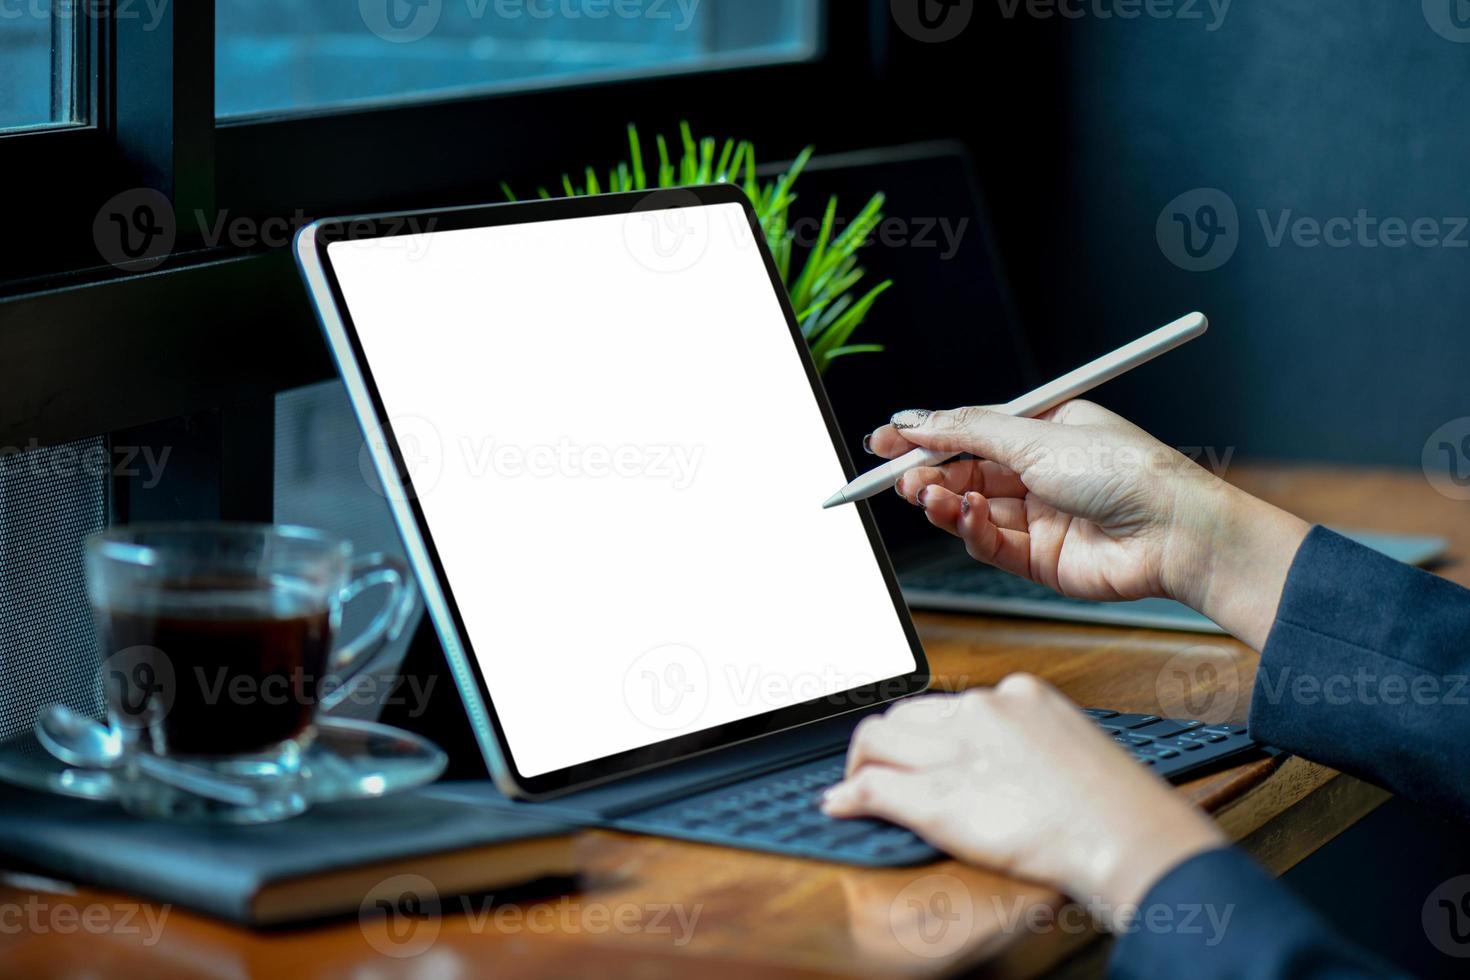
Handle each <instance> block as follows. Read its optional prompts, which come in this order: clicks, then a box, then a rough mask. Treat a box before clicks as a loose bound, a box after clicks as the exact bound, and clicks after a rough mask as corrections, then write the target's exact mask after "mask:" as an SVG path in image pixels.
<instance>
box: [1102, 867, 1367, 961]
mask: <svg viewBox="0 0 1470 980" xmlns="http://www.w3.org/2000/svg"><path fill="white" fill-rule="evenodd" d="M1319 971H1320V972H1319ZM1108 975H1109V976H1110V977H1118V978H1125V980H1134V978H1137V980H1145V978H1149V980H1152V978H1157V977H1194V978H1198V980H1209V978H1212V977H1222V978H1223V977H1241V976H1247V975H1248V976H1252V977H1261V978H1267V977H1281V978H1287V977H1293V978H1295V977H1301V976H1332V977H1344V978H1345V977H1380V976H1392V975H1393V974H1392V972H1391V971H1389V970H1388V969H1387V968H1386V967H1384V966H1383V965H1382V964H1379V963H1377V962H1375V961H1374V960H1373V959H1372V958H1371V957H1369V956H1368V955H1366V954H1364V953H1362V952H1360V951H1359V950H1357V949H1356V948H1355V947H1352V946H1351V945H1349V944H1347V943H1346V942H1344V941H1343V940H1342V939H1341V938H1340V937H1339V936H1337V934H1336V933H1334V932H1333V930H1332V929H1331V927H1330V926H1328V925H1327V923H1326V922H1324V921H1323V920H1322V919H1321V918H1320V917H1319V916H1318V915H1317V914H1316V913H1315V912H1313V911H1312V910H1311V909H1310V908H1308V907H1307V906H1306V905H1304V904H1303V903H1302V902H1301V901H1300V900H1299V899H1298V898H1297V897H1296V896H1295V895H1293V894H1292V893H1291V892H1290V891H1289V890H1288V889H1287V888H1286V886H1284V885H1282V884H1281V883H1280V882H1277V881H1274V880H1273V879H1271V878H1270V877H1268V876H1267V875H1266V874H1265V872H1263V871H1262V870H1261V869H1260V868H1259V867H1257V866H1256V864H1255V862H1253V861H1252V860H1251V859H1250V858H1248V857H1246V856H1245V855H1244V854H1243V853H1241V852H1240V851H1238V850H1237V849H1235V848H1233V847H1224V848H1220V849H1218V850H1213V851H1206V852H1204V853H1202V854H1197V855H1195V856H1194V857H1192V858H1190V859H1189V860H1187V861H1185V862H1184V863H1183V864H1180V865H1179V866H1178V867H1176V868H1174V869H1173V870H1172V871H1170V872H1169V873H1168V874H1166V875H1164V877H1163V878H1161V879H1159V881H1158V882H1157V883H1156V884H1155V885H1154V886H1153V887H1152V888H1151V889H1149V892H1148V894H1147V895H1146V896H1145V897H1144V899H1143V901H1142V902H1141V903H1140V904H1139V908H1138V915H1137V916H1135V917H1134V919H1133V921H1132V923H1131V925H1130V926H1129V928H1128V930H1127V931H1126V932H1125V933H1124V934H1123V935H1122V936H1120V937H1119V939H1118V942H1117V944H1116V945H1115V947H1114V949H1113V953H1112V956H1111V958H1110V960H1109V963H1108Z"/></svg>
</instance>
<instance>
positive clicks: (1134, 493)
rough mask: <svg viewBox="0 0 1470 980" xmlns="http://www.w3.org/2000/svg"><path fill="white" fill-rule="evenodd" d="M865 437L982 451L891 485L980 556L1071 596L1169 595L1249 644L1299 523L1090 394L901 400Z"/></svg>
mask: <svg viewBox="0 0 1470 980" xmlns="http://www.w3.org/2000/svg"><path fill="white" fill-rule="evenodd" d="M864 445H865V446H866V447H867V448H868V450H869V451H870V452H872V453H875V454H877V455H879V456H883V457H886V458H889V459H892V458H895V457H898V456H901V455H903V454H904V453H906V452H909V451H910V450H912V449H914V448H915V447H916V446H922V447H924V448H926V449H939V450H943V451H946V452H954V453H971V454H973V455H975V456H978V457H980V459H974V460H961V461H956V462H951V463H946V464H944V465H943V466H929V467H921V468H918V469H915V470H910V471H909V472H908V473H906V474H904V476H903V478H902V479H901V480H900V481H899V483H898V487H897V490H898V492H899V494H900V495H902V496H903V497H904V499H905V500H908V501H909V502H910V503H913V504H916V505H917V506H919V507H922V508H923V509H924V512H925V513H926V514H927V515H928V518H929V521H930V522H931V523H932V524H934V525H935V526H936V527H939V528H942V529H944V530H945V531H948V532H949V533H951V534H954V535H957V536H958V537H959V538H961V539H962V540H963V541H964V542H965V547H966V549H968V551H969V553H970V555H971V556H972V557H974V558H976V559H977V560H979V561H983V562H986V563H988V564H991V565H995V566H997V567H999V568H1003V569H1005V570H1006V571H1008V572H1012V573H1014V574H1016V575H1020V576H1023V577H1025V578H1029V579H1031V580H1032V581H1034V582H1039V583H1041V584H1042V585H1046V586H1048V587H1050V588H1052V589H1056V590H1057V591H1058V592H1061V593H1063V594H1064V595H1069V596H1073V597H1076V598H1081V599H1098V600H1104V601H1111V600H1122V599H1140V598H1145V597H1150V596H1164V597H1169V598H1173V599H1178V600H1180V601H1181V602H1184V603H1186V604H1188V605H1190V606H1192V607H1194V608H1195V609H1197V610H1199V611H1200V612H1202V613H1204V614H1205V615H1207V616H1209V617H1211V618H1212V619H1214V620H1215V621H1216V622H1217V623H1219V624H1220V625H1222V626H1223V627H1225V628H1226V629H1228V630H1230V631H1231V632H1232V633H1234V634H1235V635H1236V636H1238V637H1240V638H1241V639H1242V640H1244V641H1245V642H1247V643H1249V644H1251V645H1252V646H1254V647H1255V648H1256V649H1260V647H1261V645H1262V644H1264V643H1265V640H1266V635H1267V633H1268V632H1269V631H1270V626H1271V622H1272V621H1273V620H1274V619H1275V615H1276V606H1277V603H1278V601H1279V599H1280V596H1281V589H1282V586H1283V585H1284V584H1285V582H1286V573H1287V571H1288V570H1289V569H1290V566H1291V560H1292V558H1293V557H1295V555H1296V551H1297V548H1298V547H1299V546H1300V544H1301V542H1302V539H1303V538H1304V537H1305V536H1306V534H1307V531H1308V530H1309V527H1308V525H1307V524H1306V523H1305V522H1303V521H1301V520H1299V519H1297V518H1295V517H1292V516H1291V515H1290V514H1287V513H1285V512H1284V511H1281V510H1278V509H1277V508H1275V507H1272V506H1270V505H1268V504H1265V503H1263V502H1262V501H1259V500H1256V499H1255V498H1253V497H1251V496H1249V495H1248V494H1245V493H1243V492H1241V491H1239V490H1236V489H1235V488H1233V487H1231V486H1230V485H1229V484H1227V483H1225V482H1224V481H1223V480H1221V479H1219V478H1218V477H1216V476H1214V475H1213V474H1211V473H1210V472H1208V471H1207V470H1205V469H1203V468H1202V467H1199V466H1196V465H1195V464H1194V463H1192V462H1191V461H1190V460H1188V459H1187V458H1185V457H1184V456H1183V455H1182V454H1181V453H1179V452H1177V451H1175V450H1174V449H1171V448H1169V447H1168V446H1165V445H1164V444H1163V443H1161V442H1159V441H1158V440H1157V439H1155V438H1153V437H1152V436H1150V435H1149V434H1148V433H1146V432H1144V431H1143V430H1142V429H1140V428H1138V427H1137V426H1135V425H1132V424H1131V423H1129V422H1127V421H1126V420H1124V419H1122V418H1120V417H1119V416H1117V415H1114V414H1113V413H1112V412H1109V411H1107V410H1106V409H1104V408H1101V407H1099V406H1097V405H1094V404H1092V403H1091V402H1085V401H1072V402H1067V403H1066V404H1064V405H1062V406H1060V407H1058V408H1056V409H1054V410H1052V411H1051V412H1049V413H1047V414H1046V415H1045V416H1043V417H1041V418H1039V419H1018V418H1012V417H1010V416H1007V415H1002V414H1000V413H997V412H993V411H989V410H987V409H983V408H960V409H955V410H953V411H945V412H926V411H908V412H900V413H898V414H897V415H895V416H894V417H893V421H892V423H891V424H889V425H886V426H884V427H883V428H881V429H879V430H878V431H876V432H874V433H873V434H872V435H871V436H869V437H868V438H867V440H865V442H864Z"/></svg>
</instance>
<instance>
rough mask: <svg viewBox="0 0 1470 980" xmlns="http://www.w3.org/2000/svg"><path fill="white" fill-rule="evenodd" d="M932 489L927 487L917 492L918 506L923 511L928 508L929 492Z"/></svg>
mask: <svg viewBox="0 0 1470 980" xmlns="http://www.w3.org/2000/svg"><path fill="white" fill-rule="evenodd" d="M933 489H934V488H933V487H932V486H928V487H925V488H924V489H922V490H920V491H919V506H920V507H923V508H924V509H925V510H927V509H928V508H929V491H930V490H933Z"/></svg>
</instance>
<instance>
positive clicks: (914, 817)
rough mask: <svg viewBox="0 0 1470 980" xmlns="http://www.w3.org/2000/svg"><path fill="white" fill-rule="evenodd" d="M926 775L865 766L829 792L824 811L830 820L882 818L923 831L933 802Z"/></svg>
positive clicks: (930, 814) (824, 800)
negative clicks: (833, 818) (836, 818)
mask: <svg viewBox="0 0 1470 980" xmlns="http://www.w3.org/2000/svg"><path fill="white" fill-rule="evenodd" d="M928 786H929V777H928V775H927V774H925V773H917V772H903V771H901V770H898V769H890V768H888V767H886V766H864V767H863V770H862V771H861V772H859V773H857V774H856V775H854V776H852V777H851V778H850V779H844V780H843V781H842V782H840V783H838V784H837V785H836V786H833V787H832V788H831V789H829V790H827V793H826V795H825V796H824V797H823V798H822V811H823V812H824V813H826V814H827V815H828V816H829V817H879V818H881V819H884V820H890V821H892V822H893V823H896V824H900V825H902V826H905V827H908V828H909V829H910V830H916V831H922V828H923V827H924V826H926V825H927V824H929V823H930V822H931V820H932V818H933V815H934V813H933V811H934V805H935V804H934V801H933V800H932V798H931V797H932V794H931V793H929V792H927V790H928Z"/></svg>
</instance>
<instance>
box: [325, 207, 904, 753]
mask: <svg viewBox="0 0 1470 980" xmlns="http://www.w3.org/2000/svg"><path fill="white" fill-rule="evenodd" d="M526 207H528V208H535V207H537V205H529V206H526ZM528 213H538V214H539V213H541V212H528ZM556 213H561V212H556ZM328 255H329V259H330V264H331V267H332V269H333V271H334V272H335V276H336V279H337V284H338V287H339V289H340V294H341V298H342V301H343V302H344V303H345V306H346V308H347V311H348V312H349V313H350V320H351V325H352V327H353V329H354V330H355V334H356V340H357V346H358V350H359V354H358V356H359V358H360V362H361V364H360V366H361V367H363V368H364V369H365V372H366V373H367V375H368V377H369V378H370V381H371V383H372V384H373V385H375V387H376V391H377V395H378V398H379V400H380V401H381V406H382V414H383V416H384V417H385V418H386V420H387V425H388V428H389V429H390V430H391V432H392V435H393V436H394V437H395V439H396V440H397V443H398V446H399V449H400V452H401V454H402V457H403V468H404V470H405V471H406V472H407V473H408V474H409V475H410V476H411V479H412V487H411V491H412V493H413V494H414V496H415V499H416V507H417V509H418V512H419V513H420V514H421V522H422V525H423V527H424V528H425V529H426V531H427V534H426V537H427V538H428V539H429V542H430V547H431V549H432V550H433V551H434V552H436V554H437V560H438V563H439V565H440V566H441V567H442V576H441V580H442V582H443V584H444V585H445V587H446V589H447V590H448V591H450V592H452V600H453V603H454V605H455V606H456V607H457V610H458V615H459V617H460V619H461V620H462V622H463V627H464V637H465V639H466V641H467V643H466V645H467V647H468V648H469V652H470V654H471V655H472V656H473V658H474V660H475V662H476V663H477V665H478V668H479V671H480V674H481V677H482V678H483V682H484V687H485V689H486V691H487V693H488V694H489V697H490V701H491V702H492V704H493V706H494V711H495V713H496V715H497V716H498V720H499V726H500V729H501V731H502V732H503V736H504V743H505V746H506V747H507V748H508V750H509V753H510V755H511V756H512V758H513V763H514V767H515V769H516V771H517V772H518V773H519V774H520V775H521V776H524V777H528V778H534V777H537V776H541V775H544V774H548V773H553V772H557V771H561V770H567V769H569V768H571V767H576V766H579V765H582V764H586V763H589V762H592V761H594V760H599V759H605V758H607V757H610V756H614V755H618V754H620V753H626V752H630V751H634V750H638V749H640V748H644V747H647V746H651V745H655V744H658V743H662V742H666V741H668V740H671V739H677V738H679V737H681V736H687V735H690V734H691V733H696V732H707V731H711V730H714V729H718V728H720V727H721V726H727V725H730V724H732V723H735V722H738V721H740V720H742V719H750V718H755V717H758V716H762V715H767V714H769V713H771V712H778V711H781V710H782V709H787V708H791V707H792V706H795V705H799V704H803V703H806V702H812V701H814V700H816V699H823V698H829V697H831V696H833V695H839V694H841V692H844V691H849V690H852V689H854V688H860V687H863V686H864V685H871V684H874V683H879V682H883V681H886V680H890V679H893V678H896V677H901V676H903V675H907V674H910V673H912V672H914V671H915V670H916V666H917V658H916V655H915V649H914V647H913V645H912V644H911V641H910V638H909V634H908V632H906V631H907V630H908V629H909V628H910V627H909V625H908V623H907V619H906V612H905V611H904V610H903V608H902V604H901V602H900V601H898V600H897V598H896V593H895V591H894V589H893V587H892V585H891V582H890V581H889V579H888V578H887V577H886V575H885V567H884V564H883V561H882V559H881V557H880V555H879V554H877V553H875V548H874V543H873V541H872V540H871V539H870V537H869V534H868V531H867V529H866V528H865V526H864V523H863V519H862V515H861V513H860V512H859V510H858V508H855V507H843V508H838V509H834V510H830V511H824V510H823V509H822V507H821V504H822V501H823V500H825V499H826V498H827V497H828V496H829V495H830V494H831V493H832V492H833V491H834V490H836V489H837V488H838V487H840V486H842V485H843V484H844V483H845V482H846V481H847V479H848V474H847V472H845V470H844V466H843V463H842V460H841V458H840V456H839V454H838V452H837V450H836V448H835V446H834V443H833V435H832V431H831V429H830V428H829V425H828V422H827V419H826V418H825V417H824V412H823V409H822V405H821V402H820V398H819V397H818V395H817V394H816V393H815V392H814V389H813V386H812V381H811V378H810V376H809V374H808V367H807V364H806V362H805V361H804V360H803V358H802V356H801V354H800V347H799V345H800V343H801V341H800V339H799V337H798V336H796V335H795V334H794V333H793V331H792V329H791V327H790V325H789V324H788V320H787V317H786V313H785V311H784V309H783V306H782V301H781V298H780V296H779V294H778V293H777V292H776V289H775V288H774V286H773V283H772V280H771V277H770V272H769V269H768V266H767V264H766V258H765V253H764V252H763V250H762V249H761V248H760V247H759V246H758V245H757V244H756V242H755V240H754V238H753V236H752V234H751V228H750V225H749V222H748V219H747V213H746V211H745V210H744V209H743V208H742V206H741V205H739V204H735V203H727V204H707V205H705V206H702V207H697V208H692V209H678V210H660V211H650V212H645V213H638V212H636V211H635V212H634V213H632V214H603V215H596V216H588V217H571V218H558V219H556V220H535V221H528V222H524V223H520V222H517V223H499V224H494V225H492V226H488V227H464V228H457V229H455V230H438V231H427V232H420V233H415V234H403V235H399V236H397V237H394V238H391V239H377V238H372V239H368V240H360V241H338V242H334V243H333V244H331V245H329V246H328ZM339 356H340V352H339ZM362 410H363V409H362V406H361V405H359V411H362ZM849 707H851V705H849ZM835 710H837V709H835V708H833V709H829V711H828V713H832V712H833V711H835Z"/></svg>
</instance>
